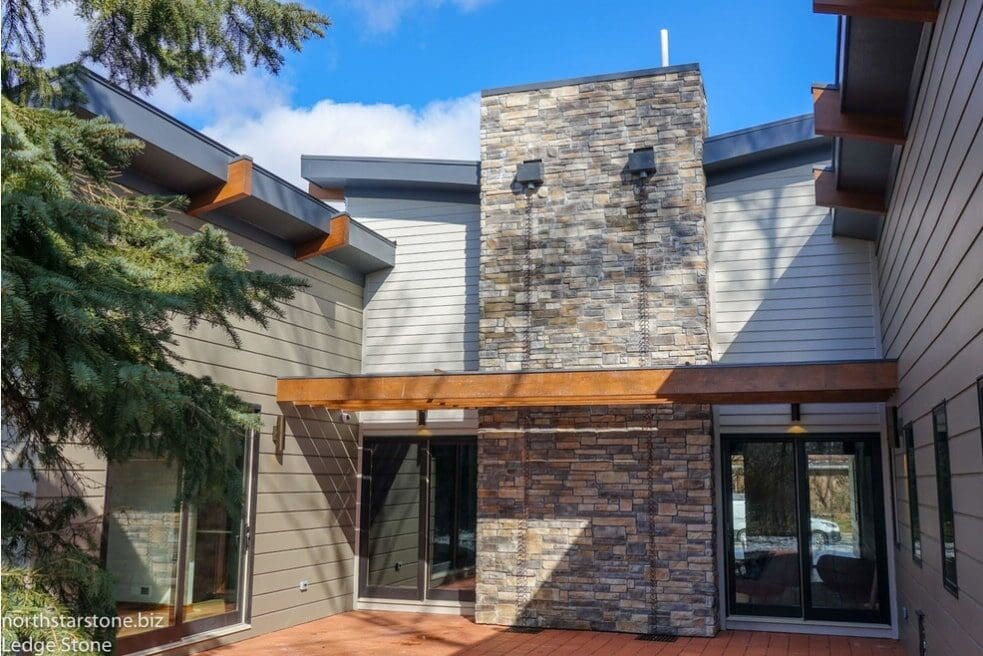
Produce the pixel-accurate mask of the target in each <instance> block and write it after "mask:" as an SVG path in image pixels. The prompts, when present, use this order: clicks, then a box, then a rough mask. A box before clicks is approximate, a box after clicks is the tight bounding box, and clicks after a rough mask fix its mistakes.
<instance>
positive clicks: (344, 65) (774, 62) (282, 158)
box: [46, 0, 836, 186]
mask: <svg viewBox="0 0 983 656" xmlns="http://www.w3.org/2000/svg"><path fill="white" fill-rule="evenodd" d="M302 1H305V0H302ZM306 4H309V5H311V4H312V5H314V6H316V7H317V8H319V9H320V10H322V11H323V12H324V13H325V14H327V15H328V16H329V17H330V18H331V20H332V21H333V23H334V25H333V26H332V27H331V28H330V29H329V30H328V34H327V36H326V37H325V38H324V39H321V40H317V41H312V42H308V43H307V45H306V47H305V48H304V50H303V51H302V52H300V53H290V54H288V56H287V64H286V66H285V69H284V71H283V73H282V74H281V76H280V77H278V78H273V77H271V76H270V75H268V74H267V73H266V72H265V71H260V70H251V71H249V72H248V73H247V74H245V75H243V76H232V75H231V74H228V73H224V72H220V73H218V74H215V75H214V76H213V77H212V78H211V79H210V80H209V81H207V82H205V83H203V84H201V85H199V86H197V87H195V88H194V89H193V94H194V98H193V100H192V101H191V102H190V103H189V102H187V101H185V100H184V99H183V98H182V97H181V96H180V94H178V93H177V92H176V91H175V90H174V89H173V88H170V87H168V86H164V87H161V88H159V89H158V90H156V91H155V92H154V93H153V94H151V96H150V98H149V99H150V100H151V102H153V103H155V104H156V105H158V106H159V107H161V108H162V109H164V110H165V111H167V112H170V113H172V114H174V115H176V116H177V117H179V118H181V119H183V120H184V121H186V122H187V123H189V124H190V125H192V126H193V127H195V128H197V129H200V130H202V131H204V132H206V133H207V134H209V135H210V136H212V137H214V138H215V139H218V140H219V141H221V142H223V143H225V144H226V145H228V146H229V147H231V148H234V149H236V150H237V151H238V152H241V153H245V154H249V155H252V156H253V157H254V159H255V160H256V161H257V162H258V163H259V164H262V165H263V166H266V167H267V168H269V169H271V170H273V171H275V172H277V173H279V174H280V175H282V176H284V177H285V178H288V179H290V180H293V181H295V182H297V183H298V184H300V185H302V186H306V184H305V183H304V182H303V181H302V180H301V178H300V155H301V154H304V153H309V154H325V155H356V156H373V155H374V156H389V157H442V158H450V159H477V158H478V128H479V96H478V92H479V91H480V90H481V89H485V88H490V87H496V86H504V85H510V84H522V83H527V82H536V81H542V80H551V79H558V78H566V77H577V76H583V75H592V74H599V73H611V72H618V71H627V70H633V69H639V68H651V67H654V66H658V65H659V59H660V56H659V30H660V28H667V29H668V30H669V33H670V46H671V47H670V51H671V52H670V60H671V62H670V63H673V64H683V63H692V62H697V63H699V64H700V66H701V69H702V71H703V76H704V81H705V86H706V93H707V99H708V105H709V120H710V132H711V134H720V133H722V132H728V131H731V130H736V129H740V128H745V127H749V126H752V125H756V124H759V123H764V122H767V121H773V120H777V119H782V118H786V117H789V116H794V115H797V114H804V113H807V112H809V111H811V99H810V93H809V87H810V84H811V83H812V82H820V81H823V82H828V81H832V80H833V61H834V50H835V30H836V20H835V18H834V17H832V16H823V15H817V14H813V13H812V3H811V2H810V1H809V0H755V1H754V2H736V1H735V0H688V1H684V0H660V1H653V0H647V1H646V0H635V1H634V2H615V1H611V0H593V1H588V0H564V1H561V0H526V1H521V0H306ZM46 32H47V37H48V45H49V52H48V55H49V57H48V59H49V63H52V64H54V63H61V62H63V61H67V60H70V59H73V58H74V57H75V56H77V54H78V52H79V51H80V50H81V48H82V45H83V40H84V37H83V35H81V34H80V31H79V29H78V19H77V18H76V17H74V16H73V15H72V14H71V8H70V7H66V6H65V5H60V6H58V7H56V8H55V9H54V10H53V11H52V13H51V14H50V15H49V16H48V17H47V19H46Z"/></svg>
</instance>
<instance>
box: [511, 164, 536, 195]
mask: <svg viewBox="0 0 983 656" xmlns="http://www.w3.org/2000/svg"><path fill="white" fill-rule="evenodd" d="M515 181H516V183H517V184H518V185H519V186H521V187H522V188H523V189H524V190H525V191H532V190H533V189H535V188H536V187H538V186H540V185H541V184H543V160H541V159H528V160H526V161H524V162H523V163H522V164H519V167H518V168H517V169H516V170H515Z"/></svg>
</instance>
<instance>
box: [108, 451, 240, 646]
mask: <svg viewBox="0 0 983 656" xmlns="http://www.w3.org/2000/svg"><path fill="white" fill-rule="evenodd" d="M255 443H256V440H255V437H254V436H250V437H249V438H247V439H245V440H244V441H243V442H242V443H241V444H240V445H239V446H240V451H239V454H238V459H237V463H238V465H239V467H238V471H239V479H238V481H236V482H235V485H234V489H220V486H218V485H216V486H214V489H210V490H205V491H203V492H202V494H201V495H200V500H199V501H198V502H197V503H195V504H179V503H178V502H177V499H178V488H179V481H180V471H179V470H178V469H177V468H176V467H174V466H173V465H170V464H168V463H167V462H166V461H164V460H160V459H157V458H153V457H136V458H133V459H131V460H128V461H126V462H122V463H113V464H112V465H111V466H110V468H109V472H108V485H107V493H106V515H105V531H104V543H103V554H104V562H105V567H106V570H107V571H108V572H109V573H110V574H112V575H113V576H114V578H115V589H114V596H115V598H116V612H117V615H118V616H119V617H120V618H122V623H123V625H122V627H121V628H120V629H119V631H118V643H119V646H118V649H119V651H120V653H129V652H133V651H138V650H142V649H146V648H148V647H153V646H157V645H164V644H167V643H170V642H174V641H176V640H179V639H180V638H182V637H184V636H187V635H193V634H196V633H201V632H203V631H207V630H210V629H214V628H218V627H221V626H226V625H229V624H234V623H237V622H240V621H242V618H243V603H244V595H243V586H244V583H245V581H244V572H245V563H246V552H247V541H248V536H247V533H246V519H247V517H248V512H249V511H248V509H249V503H248V502H249V499H251V497H252V489H251V486H250V481H251V480H254V477H253V476H249V475H247V473H249V472H252V466H253V465H252V463H253V462H254V460H255V458H254V455H253V452H252V451H253V448H254V446H255Z"/></svg>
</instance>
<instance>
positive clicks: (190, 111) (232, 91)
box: [144, 68, 291, 127]
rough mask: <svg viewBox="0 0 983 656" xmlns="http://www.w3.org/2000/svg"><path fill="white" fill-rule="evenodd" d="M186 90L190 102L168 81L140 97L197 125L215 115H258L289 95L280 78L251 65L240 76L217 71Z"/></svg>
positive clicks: (226, 118)
mask: <svg viewBox="0 0 983 656" xmlns="http://www.w3.org/2000/svg"><path fill="white" fill-rule="evenodd" d="M189 91H190V92H191V100H190V101H189V100H186V99H185V98H184V96H183V95H181V92H180V91H178V90H177V89H176V88H175V87H174V85H173V84H172V83H170V82H168V81H164V82H161V83H160V84H159V85H158V86H157V88H156V89H154V90H153V92H151V93H150V94H148V95H145V96H144V97H145V98H146V99H147V101H148V102H150V103H152V104H153V105H154V106H156V107H158V108H160V109H161V110H163V111H165V112H167V113H168V114H174V115H175V116H177V117H178V118H180V119H181V120H182V121H186V122H187V123H190V124H192V125H194V126H196V127H198V126H201V125H204V124H207V123H210V122H212V121H214V120H216V119H217V118H218V117H222V118H223V119H224V120H226V121H230V120H232V119H234V118H245V117H255V116H259V115H261V114H262V113H263V112H265V111H266V110H268V109H269V108H270V107H276V106H279V105H283V104H286V103H287V101H288V98H289V97H290V95H291V88H290V85H289V84H288V83H287V82H285V81H284V80H283V78H278V77H276V76H274V75H270V74H269V73H266V72H265V71H263V70H260V69H255V68H253V69H249V70H248V71H246V72H245V73H243V74H242V75H236V74H234V73H231V72H229V71H227V70H224V69H220V70H217V71H215V72H214V73H212V75H211V77H209V78H208V79H207V80H205V81H204V82H201V83H200V84H196V85H194V86H192V87H191V88H190V90H189Z"/></svg>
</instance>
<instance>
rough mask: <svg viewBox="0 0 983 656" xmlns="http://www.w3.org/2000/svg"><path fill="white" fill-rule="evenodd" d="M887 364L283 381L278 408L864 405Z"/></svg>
mask: <svg viewBox="0 0 983 656" xmlns="http://www.w3.org/2000/svg"><path fill="white" fill-rule="evenodd" d="M897 379H898V368H897V363H896V362H895V361H892V360H872V361H849V362H831V363H815V364H784V365H748V366H723V365H704V366H690V367H674V368H665V369H607V370H604V369H599V370H571V371H562V370H560V371H525V372H503V373H468V372H464V373H433V374H419V375H412V374H411V375H392V376H341V377H331V378H283V379H280V380H278V381H277V386H276V395H277V401H278V402H280V403H293V404H295V405H309V406H322V407H327V408H331V409H343V410H427V409H440V408H513V407H530V406H532V407H535V406H582V405H652V404H662V403H728V404H730V403H842V402H846V403H853V402H856V403H861V402H863V403H869V402H876V401H885V400H887V399H888V398H890V397H891V395H892V394H894V391H895V388H896V387H897V384H898V383H897Z"/></svg>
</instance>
